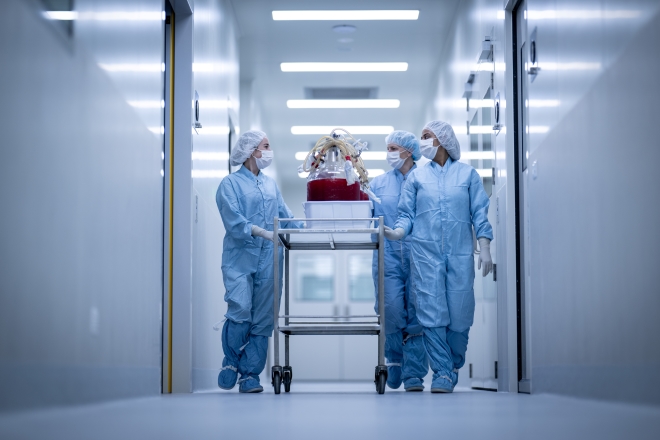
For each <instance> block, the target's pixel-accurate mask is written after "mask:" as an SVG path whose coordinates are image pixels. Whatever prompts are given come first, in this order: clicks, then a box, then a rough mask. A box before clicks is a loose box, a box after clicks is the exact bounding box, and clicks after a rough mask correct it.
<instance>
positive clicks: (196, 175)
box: [192, 170, 229, 179]
mask: <svg viewBox="0 0 660 440" xmlns="http://www.w3.org/2000/svg"><path fill="white" fill-rule="evenodd" d="M228 175H229V171H228V170H192V177H193V179H221V178H223V177H225V176H228Z"/></svg>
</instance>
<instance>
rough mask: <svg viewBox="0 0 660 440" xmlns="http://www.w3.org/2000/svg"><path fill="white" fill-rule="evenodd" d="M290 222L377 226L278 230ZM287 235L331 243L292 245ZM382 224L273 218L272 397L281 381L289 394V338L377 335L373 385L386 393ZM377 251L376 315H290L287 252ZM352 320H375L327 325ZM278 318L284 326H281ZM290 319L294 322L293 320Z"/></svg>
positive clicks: (383, 232)
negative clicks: (344, 237) (348, 237)
mask: <svg viewBox="0 0 660 440" xmlns="http://www.w3.org/2000/svg"><path fill="white" fill-rule="evenodd" d="M291 221H308V222H309V221H332V222H348V221H351V222H353V221H369V222H371V223H372V225H373V223H374V222H376V221H378V227H372V228H352V229H348V228H347V229H307V228H304V229H286V228H280V222H291ZM290 234H329V235H330V240H328V241H325V242H324V241H319V242H291V241H290ZM333 234H370V235H377V236H378V240H377V241H376V242H374V241H372V240H371V239H370V240H369V241H368V242H367V241H364V242H338V243H336V242H335V241H334V238H333ZM384 245H385V223H384V221H383V217H382V216H380V217H378V218H318V219H317V218H315V219H307V218H304V219H299V218H283V219H280V218H279V217H275V219H274V221H273V248H274V249H273V251H274V252H273V264H274V266H273V268H274V270H273V274H274V275H273V281H274V283H273V321H274V322H273V325H274V330H275V331H274V334H273V335H274V339H273V345H274V362H273V368H272V372H271V377H272V384H273V387H274V390H275V394H280V390H281V384H282V382H284V390H285V392H289V390H290V387H291V380H292V379H293V370H292V368H291V365H290V364H289V336H291V335H377V336H378V364H377V366H376V370H375V377H374V382H375V384H376V391H377V392H378V394H383V393H384V392H385V383H386V382H387V366H386V365H385V246H384ZM280 246H282V247H284V270H283V275H284V315H280V290H279V286H280V271H279V258H280V257H279V248H280ZM342 249H351V250H369V249H371V250H377V251H378V314H376V315H352V316H351V315H349V316H293V315H290V314H289V269H290V267H289V252H290V251H293V250H342ZM335 318H342V319H355V318H376V319H377V320H376V321H358V322H350V321H342V322H336V321H335V322H328V321H327V320H328V319H335ZM280 319H284V325H283V326H280ZM299 319H306V320H309V319H325V320H326V321H324V322H318V321H298V320H299ZM292 320H293V321H292ZM279 333H283V334H284V366H281V365H280V338H279Z"/></svg>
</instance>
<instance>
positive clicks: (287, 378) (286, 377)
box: [282, 367, 293, 393]
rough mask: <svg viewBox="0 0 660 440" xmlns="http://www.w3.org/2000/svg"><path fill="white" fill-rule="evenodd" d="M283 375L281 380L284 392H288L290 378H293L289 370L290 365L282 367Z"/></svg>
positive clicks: (289, 389)
mask: <svg viewBox="0 0 660 440" xmlns="http://www.w3.org/2000/svg"><path fill="white" fill-rule="evenodd" d="M283 375H284V377H283V378H282V382H284V392H285V393H288V392H289V391H291V380H292V379H293V371H291V367H284V371H283Z"/></svg>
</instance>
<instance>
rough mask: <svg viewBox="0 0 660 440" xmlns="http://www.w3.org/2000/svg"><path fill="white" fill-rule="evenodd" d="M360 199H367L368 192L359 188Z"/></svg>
mask: <svg viewBox="0 0 660 440" xmlns="http://www.w3.org/2000/svg"><path fill="white" fill-rule="evenodd" d="M360 200H369V194H367V193H366V192H364V191H362V190H360Z"/></svg>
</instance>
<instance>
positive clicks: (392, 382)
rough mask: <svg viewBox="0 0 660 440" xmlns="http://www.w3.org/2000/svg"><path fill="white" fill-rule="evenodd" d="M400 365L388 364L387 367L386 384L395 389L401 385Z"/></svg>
mask: <svg viewBox="0 0 660 440" xmlns="http://www.w3.org/2000/svg"><path fill="white" fill-rule="evenodd" d="M401 382H402V381H401V365H400V364H394V365H392V364H390V365H388V367H387V386H388V387H390V388H392V389H393V390H396V389H397V388H399V387H400V386H401Z"/></svg>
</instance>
